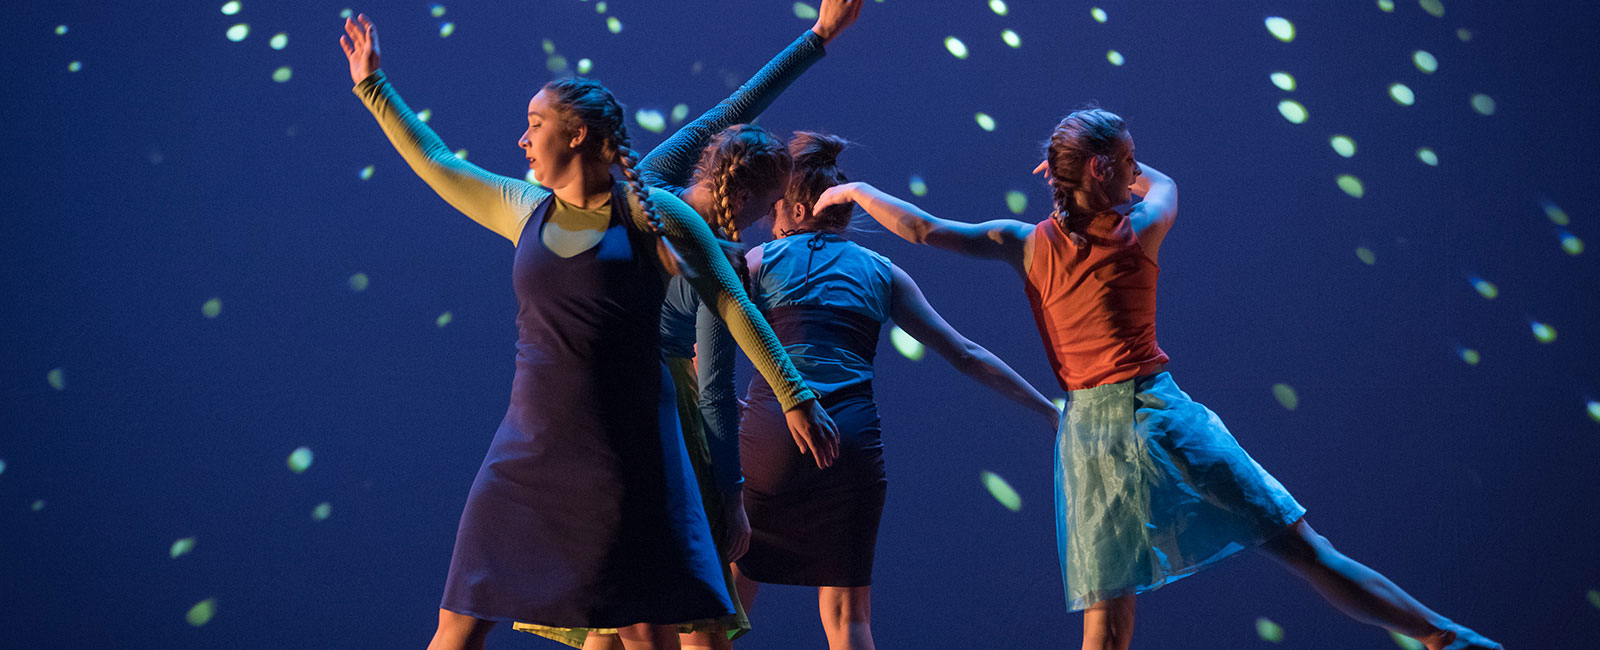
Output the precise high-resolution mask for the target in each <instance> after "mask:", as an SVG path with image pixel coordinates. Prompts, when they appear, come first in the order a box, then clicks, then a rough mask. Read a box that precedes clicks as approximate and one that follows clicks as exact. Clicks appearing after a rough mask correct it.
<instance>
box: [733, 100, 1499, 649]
mask: <svg viewBox="0 0 1600 650" xmlns="http://www.w3.org/2000/svg"><path fill="white" fill-rule="evenodd" d="M1040 168H1041V169H1042V170H1044V171H1046V172H1047V177H1048V179H1049V183H1050V188H1051V190H1052V191H1053V193H1054V195H1055V213H1054V214H1052V215H1051V216H1050V218H1049V219H1046V220H1044V221H1042V222H1040V223H1039V224H1037V225H1029V224H1025V223H1022V222H1019V221H1011V220H997V221H989V222H985V223H980V224H968V223H961V222H957V221H948V220H945V219H938V218H935V217H933V216H932V215H929V214H928V213H926V212H923V211H922V210H920V209H918V208H917V207H916V206H914V205H911V204H910V203H906V202H904V201H901V200H899V199H896V198H894V197H891V196H889V195H887V194H885V193H883V192H881V191H879V190H878V189H876V188H873V187H871V186H869V185H866V184H862V183H851V184H848V185H842V186H839V187H836V188H833V189H831V190H829V191H828V192H826V193H824V194H823V196H822V197H821V198H820V199H819V200H818V201H817V209H819V210H821V209H826V208H828V207H831V206H840V205H847V204H849V203H851V202H855V203H856V204H858V205H860V206H861V207H862V208H864V209H866V211H867V213H868V214H870V215H872V217H873V218H874V219H877V220H878V221H879V222H880V223H882V224H883V225H884V226H885V227H887V228H889V229H890V230H892V231H894V232H895V234H897V235H900V236H901V237H903V238H905V239H906V240H907V241H910V242H912V243H918V244H928V245H930V246H936V247H939V248H944V249H947V250H951V251H955V252H957V253H962V254H965V255H969V256H972V257H979V258H984V259H994V260H1000V261H1004V262H1005V263H1007V264H1009V265H1010V266H1011V267H1012V268H1013V269H1015V270H1016V271H1017V272H1018V273H1019V274H1020V275H1021V276H1022V279H1023V285H1024V289H1025V290H1026V293H1027V296H1028V300H1029V302H1030V303H1031V304H1032V305H1033V310H1034V315H1035V317H1036V320H1037V323H1038V326H1039V334H1040V336H1042V337H1043V339H1044V344H1045V348H1046V349H1047V350H1048V351H1049V353H1050V363H1051V365H1052V366H1053V367H1054V368H1055V371H1056V376H1057V379H1058V380H1059V381H1060V382H1061V386H1062V388H1063V389H1065V390H1068V391H1071V392H1070V400H1069V401H1070V405H1069V406H1068V407H1067V412H1066V414H1065V416H1064V417H1063V418H1062V421H1061V426H1060V430H1059V432H1058V435H1057V441H1056V451H1057V462H1056V486H1057V490H1056V531H1057V533H1056V540H1057V545H1058V548H1059V551H1060V555H1061V571H1062V573H1063V575H1064V578H1065V584H1066V591H1067V600H1068V604H1069V606H1070V607H1071V608H1072V609H1074V610H1078V609H1084V610H1086V611H1085V613H1084V631H1083V647H1084V648H1085V649H1086V650H1088V649H1100V648H1118V649H1126V648H1127V647H1128V644H1129V642H1130V635H1131V634H1132V633H1133V609H1134V596H1135V595H1136V594H1139V593H1143V592H1145V591H1149V590H1151V589H1155V588H1157V587H1160V586H1162V585H1164V584H1166V583H1169V582H1172V581H1174V580H1177V579H1179V578H1182V577H1185V576H1188V575H1190V574H1192V573H1194V572H1196V571H1198V570H1199V569H1201V568H1203V567H1205V566H1206V565H1209V564H1211V563H1213V562H1215V561H1217V560H1220V559H1222V558H1224V557H1226V556H1228V555H1231V554H1233V553H1235V552H1237V551H1240V550H1243V549H1246V548H1251V547H1258V548H1259V549H1260V550H1261V551H1263V552H1265V553H1266V554H1268V555H1271V556H1272V557H1273V558H1275V559H1277V560H1278V561H1279V562H1281V563H1282V564H1283V565H1284V566H1285V567H1287V568H1288V569H1289V570H1290V571H1293V572H1294V573H1296V574H1298V575H1299V576H1300V577H1302V578H1304V579H1305V580H1307V581H1309V582H1310V583H1311V585H1312V586H1313V587H1314V588H1315V589H1316V590H1317V591H1318V592H1319V593H1321V594H1322V595H1323V597H1325V598H1327V599H1328V600H1329V601H1330V602H1332V603H1333V604H1334V605H1335V606H1336V607H1338V608H1339V609H1341V610H1343V611H1344V612H1345V613H1346V614H1348V615H1350V616H1351V617H1352V618H1355V619H1356V620H1359V621H1362V622H1365V623H1371V624H1374V625H1381V626H1383V627H1386V628H1388V629H1390V630H1394V631H1396V632H1399V633H1401V634H1405V635H1407V636H1410V637H1413V638H1415V639H1417V640H1419V641H1421V642H1422V643H1423V644H1424V645H1426V646H1427V647H1428V648H1429V649H1430V650H1440V649H1441V648H1450V649H1461V650H1464V649H1469V648H1478V649H1481V648H1499V647H1500V645H1499V644H1497V643H1494V642H1493V641H1490V640H1488V639H1485V638H1484V637H1482V636H1480V635H1479V634H1477V633H1476V632H1473V631H1472V630H1469V629H1467V628H1465V627H1463V626H1461V625H1458V624H1456V623H1454V622H1452V621H1450V620H1449V619H1447V618H1445V617H1443V616H1440V615H1439V614H1437V613H1435V612H1433V611H1432V610H1430V609H1428V608H1427V607H1424V606H1423V605H1422V604H1421V603H1419V602H1417V601H1416V599H1414V598H1412V597H1411V596H1409V595H1407V594H1406V593H1405V592H1404V591H1402V590H1401V589H1400V588H1399V587H1397V586H1395V584H1394V583H1393V582H1390V581H1389V579H1388V578H1385V577H1384V576H1383V575H1381V574H1379V573H1378V572H1376V571H1373V570H1372V569H1369V568H1367V567H1366V566H1363V565H1362V564H1360V563H1358V562H1356V561H1355V560H1352V559H1350V558H1348V557H1346V556H1344V555H1342V554H1340V553H1339V552H1338V551H1336V550H1334V548H1333V546H1332V545H1331V544H1329V543H1328V540H1327V539H1325V538H1323V537H1322V536H1320V535H1318V534H1317V533H1316V531H1314V530H1312V529H1311V525H1310V524H1308V523H1306V520H1305V518H1304V516H1303V515H1304V514H1305V508H1303V507H1301V506H1300V504H1298V503H1296V502H1295V500H1294V498H1293V497H1291V496H1289V493H1288V492H1287V491H1285V490H1284V488H1283V486H1282V485H1281V484H1279V483H1278V481H1277V480H1275V479H1273V478H1272V476H1271V475H1269V474H1267V472H1266V471H1265V470H1263V469H1262V468H1261V466H1260V465H1258V464H1256V462H1255V461H1254V460H1252V459H1251V458H1250V456H1249V455H1248V454H1246V453H1245V452H1244V450H1243V449H1241V448H1240V447H1239V445H1238V443H1237V442H1236V441H1235V440H1234V438H1233V436H1232V435H1231V434H1229V433H1228V430H1227V428H1226V427H1224V426H1223V424H1222V421H1221V420H1219V419H1218V418H1217V416H1216V414H1214V413H1212V412H1211V411H1210V410H1209V409H1207V408H1205V407H1204V406H1202V405H1200V404H1198V403H1196V402H1194V401H1192V400H1191V399H1190V398H1189V396H1188V395H1186V394H1184V392H1183V391H1181V390H1179V389H1178V386H1177V384H1176V383H1174V382H1173V380H1172V376H1171V374H1169V373H1167V372H1165V371H1164V368H1165V365H1166V362H1167V355H1166V353H1164V352H1162V351H1161V348H1160V347H1159V346H1157V345H1156V337H1155V306H1156V300H1155V296H1156V275H1157V266H1156V259H1157V254H1158V253H1159V251H1160V247H1161V242H1162V240H1163V239H1164V238H1165V237H1166V234H1167V231H1168V230H1169V229H1170V228H1171V227H1172V223H1173V220H1174V219H1175V218H1176V217H1177V213H1178V190H1177V185H1176V184H1175V183H1173V182H1172V179H1171V178H1168V177H1167V176H1165V175H1163V174H1161V173H1160V172H1158V171H1156V170H1154V169H1152V168H1150V167H1148V166H1145V165H1142V164H1139V163H1137V162H1135V161H1134V157H1133V138H1132V136H1130V135H1129V134H1128V130H1127V127H1126V126H1124V124H1123V121H1122V118H1120V117H1118V116H1117V115H1115V114H1113V113H1110V112H1108V111H1104V110H1100V109H1089V110H1082V111H1077V112H1074V113H1072V114H1071V115H1068V116H1067V117H1066V118H1065V119H1063V120H1061V123H1060V124H1058V125H1057V126H1056V129H1055V132H1054V133H1052V134H1051V137H1050V143H1049V147H1048V151H1047V158H1046V160H1045V163H1044V164H1043V165H1040ZM1133 194H1138V195H1140V196H1141V197H1142V200H1140V201H1139V202H1137V203H1134V204H1133V205H1132V207H1131V209H1130V210H1129V211H1128V213H1127V214H1126V215H1124V214H1122V213H1120V212H1118V211H1117V210H1116V209H1115V207H1116V206H1119V205H1123V204H1127V203H1128V202H1130V201H1131V200H1132V195H1133ZM778 329H779V331H782V328H778ZM796 361H797V362H798V363H800V364H801V366H802V368H803V367H804V361H803V360H802V359H800V358H797V359H796ZM752 518H753V517H752Z"/></svg>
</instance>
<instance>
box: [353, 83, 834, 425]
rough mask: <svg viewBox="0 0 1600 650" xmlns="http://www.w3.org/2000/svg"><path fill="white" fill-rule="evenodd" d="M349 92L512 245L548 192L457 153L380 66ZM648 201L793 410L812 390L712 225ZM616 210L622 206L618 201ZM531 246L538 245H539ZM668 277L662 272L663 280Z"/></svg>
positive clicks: (409, 158)
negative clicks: (419, 115) (758, 307)
mask: <svg viewBox="0 0 1600 650" xmlns="http://www.w3.org/2000/svg"><path fill="white" fill-rule="evenodd" d="M354 92H355V93H356V95H357V96H358V97H360V98H361V101H362V102H363V103H364V104H366V106H367V110H369V111H371V112H372V115H373V117H375V118H377V120H378V125H379V126H380V127H382V128H383V133H384V135H386V136H388V138H389V142H390V143H391V144H393V145H394V148H395V150H397V151H399V152H400V157H401V158H404V159H405V161H406V164H407V165H410V166H411V170H412V171H414V172H416V174H417V176H419V177H421V178H422V180H423V181H424V182H426V183H427V184H428V186H429V187H431V188H433V191H434V192H435V193H437V194H438V195H439V197H440V198H443V199H444V200H445V202H446V203H449V204H450V205H451V207H454V208H455V209H457V210H459V211H461V213H462V214H465V215H467V217H469V218H471V219H472V220H473V221H476V222H478V223H479V224H480V225H482V226H483V227H485V228H488V229H490V230H493V231H494V232H496V233H498V234H499V235H500V236H502V237H505V238H506V239H509V240H511V243H512V245H517V244H518V243H519V242H518V241H517V239H518V237H519V236H520V235H521V232H522V228H523V225H524V224H525V223H526V222H527V219H528V217H529V216H530V215H532V214H533V209H534V208H535V207H537V206H538V205H539V204H540V203H541V202H543V201H546V200H549V199H550V197H551V193H550V190H548V189H545V188H543V187H540V186H538V185H534V184H533V183H529V182H527V181H524V180H521V179H517V178H511V177H508V176H501V175H499V174H494V173H491V172H489V171H486V170H484V169H483V168H481V167H479V166H477V165H474V164H472V163H470V162H467V161H466V160H462V159H461V158H458V157H456V155H455V154H454V153H453V152H451V151H450V148H449V147H447V146H445V144H444V141H443V140H441V139H439V136H438V135H437V134H435V133H434V132H433V129H431V128H429V127H428V125H427V124H424V123H423V122H422V120H420V119H418V118H417V116H416V114H415V113H413V112H412V111H411V108H410V107H408V106H406V103H405V101H404V100H402V99H400V95H399V93H397V92H396V91H395V90H394V87H393V86H392V85H390V84H389V81H388V79H387V78H386V77H385V76H384V74H383V71H382V70H377V71H374V72H373V73H372V74H371V75H369V76H367V78H366V79H363V80H361V83H359V84H356V86H355V88H354ZM649 193H650V200H651V203H652V204H653V205H654V206H655V212H656V216H657V217H658V218H659V219H660V221H661V225H662V232H663V233H664V234H665V235H666V237H667V239H668V240H669V241H671V242H672V244H673V246H674V247H676V248H677V249H678V252H679V254H680V255H682V256H683V259H684V262H685V263H687V264H688V266H689V268H690V269H691V270H692V271H693V274H694V279H693V280H692V281H691V282H692V284H693V285H694V288H695V291H696V292H697V293H699V294H700V299H701V300H702V301H704V303H705V304H706V305H707V306H709V307H711V308H712V309H713V310H715V311H716V312H717V314H718V315H720V316H721V317H722V320H723V322H725V323H727V325H728V329H729V331H730V332H731V333H732V334H733V337H734V339H735V340H737V341H738V343H739V346H740V347H742V348H744V349H745V350H746V351H747V352H754V351H758V350H759V354H750V358H751V361H752V362H754V365H755V368H756V371H757V372H759V373H761V376H762V377H764V378H765V379H766V380H767V382H768V383H769V384H770V385H771V386H773V388H774V391H775V392H776V393H777V394H778V400H779V402H780V403H781V404H782V405H783V408H784V409H786V410H787V409H790V408H794V407H795V406H796V405H798V404H800V403H801V402H804V401H806V400H809V399H815V398H816V394H815V393H813V392H812V390H811V388H810V387H809V386H807V385H806V382H805V379H804V378H802V377H801V376H800V372H799V371H798V370H796V369H795V367H794V364H793V363H791V362H790V361H789V357H788V355H787V354H785V353H784V350H783V346H782V345H781V344H779V343H778V337H777V336H776V335H774V334H773V333H772V328H771V327H769V326H768V325H767V322H766V321H765V320H764V319H762V318H761V315H760V312H759V311H757V310H756V308H755V305H754V304H752V303H751V302H750V298H749V297H748V296H747V295H745V292H744V288H743V287H742V286H741V285H740V283H739V280H738V276H737V275H736V274H735V273H734V270H733V266H732V265H731V264H729V262H728V259H727V257H726V256H724V255H723V254H722V249H721V247H720V246H719V245H718V243H717V239H716V237H715V236H714V235H713V234H712V233H711V228H710V226H707V225H706V222H705V220H703V219H701V218H700V216H699V215H698V214H696V213H695V212H694V210H693V209H692V208H690V207H689V206H688V205H686V204H684V202H683V201H682V200H680V199H679V198H678V197H676V196H673V195H672V194H671V193H670V192H667V191H664V190H660V189H657V188H653V187H652V188H650V189H649ZM629 203H630V204H631V205H630V206H629V207H630V208H632V209H630V210H629V214H630V217H631V219H630V220H629V223H630V224H631V226H632V227H633V228H634V229H636V230H639V231H642V232H650V231H651V230H652V228H651V225H650V223H649V219H648V218H647V217H646V216H645V214H644V211H643V210H641V209H639V206H638V203H637V202H636V201H629ZM619 207H620V206H619ZM534 245H542V244H539V243H537V242H535V243H534ZM666 280H667V277H666V275H665V273H664V272H663V277H662V281H663V282H666Z"/></svg>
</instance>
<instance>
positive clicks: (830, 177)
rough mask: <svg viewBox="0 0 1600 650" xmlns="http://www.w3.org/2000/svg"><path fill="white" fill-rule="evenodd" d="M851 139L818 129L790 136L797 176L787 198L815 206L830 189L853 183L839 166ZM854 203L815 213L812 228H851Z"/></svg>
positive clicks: (825, 230) (833, 206)
mask: <svg viewBox="0 0 1600 650" xmlns="http://www.w3.org/2000/svg"><path fill="white" fill-rule="evenodd" d="M849 145H850V141H849V140H846V139H844V138H841V137H839V136H836V135H829V134H826V133H817V132H814V131H795V132H794V136H792V137H791V138H789V155H791V156H794V176H793V178H791V179H790V181H789V190H788V191H787V192H784V194H783V199H784V200H785V201H788V202H790V203H793V204H796V205H803V206H806V210H808V211H809V210H810V209H811V206H813V205H816V204H817V199H818V198H819V197H821V196H822V193H823V192H825V191H827V189H828V188H830V187H833V186H835V185H843V184H845V183H848V182H850V178H849V177H848V176H845V175H844V172H843V171H842V170H840V169H839V153H840V152H842V151H844V148H845V147H847V146H849ZM852 209H853V208H852V206H851V205H850V204H842V205H830V206H828V207H826V208H824V209H823V210H822V212H819V213H817V214H814V215H811V219H812V221H811V223H812V224H814V225H812V226H809V228H808V229H810V230H818V231H822V232H839V231H842V230H844V229H846V228H849V227H850V218H851V216H852Z"/></svg>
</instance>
